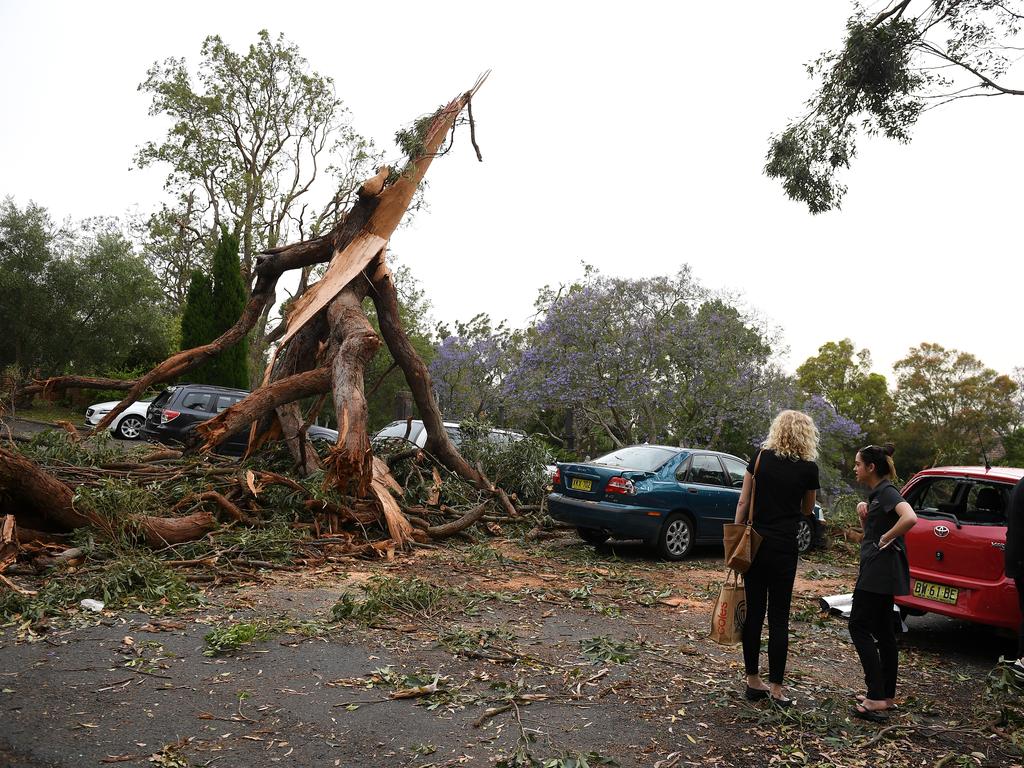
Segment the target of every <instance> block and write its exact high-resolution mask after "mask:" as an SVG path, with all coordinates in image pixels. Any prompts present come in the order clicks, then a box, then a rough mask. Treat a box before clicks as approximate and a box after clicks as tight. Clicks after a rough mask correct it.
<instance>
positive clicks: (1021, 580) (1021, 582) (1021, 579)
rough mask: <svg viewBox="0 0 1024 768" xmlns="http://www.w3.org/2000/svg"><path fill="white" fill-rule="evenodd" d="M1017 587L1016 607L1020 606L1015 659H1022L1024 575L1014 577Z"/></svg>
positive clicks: (1023, 653) (1023, 642) (1023, 640)
mask: <svg viewBox="0 0 1024 768" xmlns="http://www.w3.org/2000/svg"><path fill="white" fill-rule="evenodd" d="M1013 581H1014V583H1015V584H1016V585H1017V605H1019V606H1020V616H1021V619H1020V629H1019V630H1018V631H1017V658H1018V659H1024V575H1022V576H1014V577H1013Z"/></svg>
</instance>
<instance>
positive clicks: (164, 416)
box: [160, 408, 181, 424]
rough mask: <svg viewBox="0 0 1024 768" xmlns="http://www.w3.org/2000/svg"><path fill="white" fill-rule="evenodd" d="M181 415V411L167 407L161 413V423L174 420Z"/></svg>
mask: <svg viewBox="0 0 1024 768" xmlns="http://www.w3.org/2000/svg"><path fill="white" fill-rule="evenodd" d="M179 416H181V411H172V410H169V409H167V408H165V409H164V412H163V413H161V414H160V423H161V424H166V423H167V422H169V421H174V420H175V419H176V418H178V417H179Z"/></svg>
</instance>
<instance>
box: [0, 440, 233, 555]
mask: <svg viewBox="0 0 1024 768" xmlns="http://www.w3.org/2000/svg"><path fill="white" fill-rule="evenodd" d="M0 488H2V489H4V490H5V491H6V492H7V493H9V494H10V496H11V497H12V498H13V499H14V500H15V502H16V503H17V504H18V511H22V512H24V513H28V514H30V515H32V517H33V518H34V519H39V520H42V521H44V522H45V523H46V524H48V525H49V526H50V527H56V528H59V529H60V530H62V531H73V530H75V529H77V528H85V527H93V528H98V529H100V530H102V529H103V528H104V526H105V522H104V521H103V520H100V519H98V518H96V517H95V516H94V515H92V514H88V513H83V512H81V511H79V510H77V509H75V505H74V496H75V494H74V492H73V491H72V490H71V488H69V487H68V486H67V485H65V484H64V483H62V482H61V481H60V480H58V479H57V478H55V477H54V476H53V475H51V474H50V473H48V472H46V471H44V470H43V469H42V468H41V467H40V466H39V465H38V464H36V463H35V462H34V461H31V460H30V459H28V458H26V457H24V456H22V455H21V454H18V453H13V452H11V451H9V450H7V449H6V448H2V447H0ZM15 516H16V517H17V514H16V515H15ZM132 522H133V523H134V524H136V525H137V526H138V530H139V531H140V532H141V533H142V535H143V537H144V538H145V540H146V543H147V544H148V545H149V546H151V547H161V546H166V545H168V544H181V543H182V542H185V541H194V540H195V539H198V538H200V537H201V536H203V535H204V534H205V533H206V532H207V531H209V530H212V529H213V528H216V527H217V523H216V521H215V520H214V519H213V516H212V515H211V514H210V513H209V512H196V513H194V514H191V515H188V516H186V517H155V516H153V515H139V516H137V517H135V518H133V519H132Z"/></svg>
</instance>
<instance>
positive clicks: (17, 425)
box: [0, 417, 139, 765]
mask: <svg viewBox="0 0 1024 768" xmlns="http://www.w3.org/2000/svg"><path fill="white" fill-rule="evenodd" d="M75 426H76V427H78V428H79V429H80V430H81V431H83V432H84V431H85V430H86V426H85V424H84V423H82V424H75ZM8 429H9V430H10V432H11V435H12V436H13V437H14V438H15V439H18V438H22V439H28V438H31V437H33V436H34V435H38V434H40V433H41V432H45V431H46V430H48V429H60V427H57V426H54V425H53V424H47V423H45V422H42V421H33V420H31V419H18V418H13V417H7V418H4V419H0V432H2V434H3V435H4V436H6V432H7V430H8ZM112 439H113V441H114V443H115V444H116V445H121V446H124V448H126V449H127V448H131V447H132V446H134V445H139V441H138V440H121V439H120V438H113V437H112ZM0 765H2V764H0Z"/></svg>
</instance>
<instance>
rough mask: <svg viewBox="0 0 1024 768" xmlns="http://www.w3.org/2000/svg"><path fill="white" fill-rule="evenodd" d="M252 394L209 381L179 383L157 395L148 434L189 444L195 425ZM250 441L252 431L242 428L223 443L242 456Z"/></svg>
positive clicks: (225, 450)
mask: <svg viewBox="0 0 1024 768" xmlns="http://www.w3.org/2000/svg"><path fill="white" fill-rule="evenodd" d="M248 394H249V393H248V392H246V391H245V390H244V389H227V388H226V387H214V386H209V385H206V384H178V385H175V386H171V387H167V389H165V390H164V391H163V392H161V393H160V394H159V395H157V396H156V398H155V399H154V400H153V402H152V403H150V404H149V408H148V409H147V411H146V427H145V434H146V436H147V437H150V438H153V439H155V440H158V441H160V442H161V443H167V444H170V445H174V444H178V443H187V442H189V440H190V438H191V434H192V433H194V432H195V429H196V427H197V426H198V425H199V424H201V423H202V422H204V421H206V420H208V419H211V418H213V417H214V416H216V415H217V414H218V413H220V412H221V411H223V410H224V409H225V408H228V407H230V406H232V405H234V404H235V403H237V402H238V401H239V400H241V399H242V398H244V397H245V396H246V395H248ZM248 440H249V430H247V429H245V430H241V431H239V432H236V433H235V434H233V435H231V436H229V437H228V439H227V440H225V441H224V442H223V443H221V445H220V450H221V451H222V452H223V453H228V454H234V455H241V454H242V453H244V452H245V448H246V445H247V444H248Z"/></svg>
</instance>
